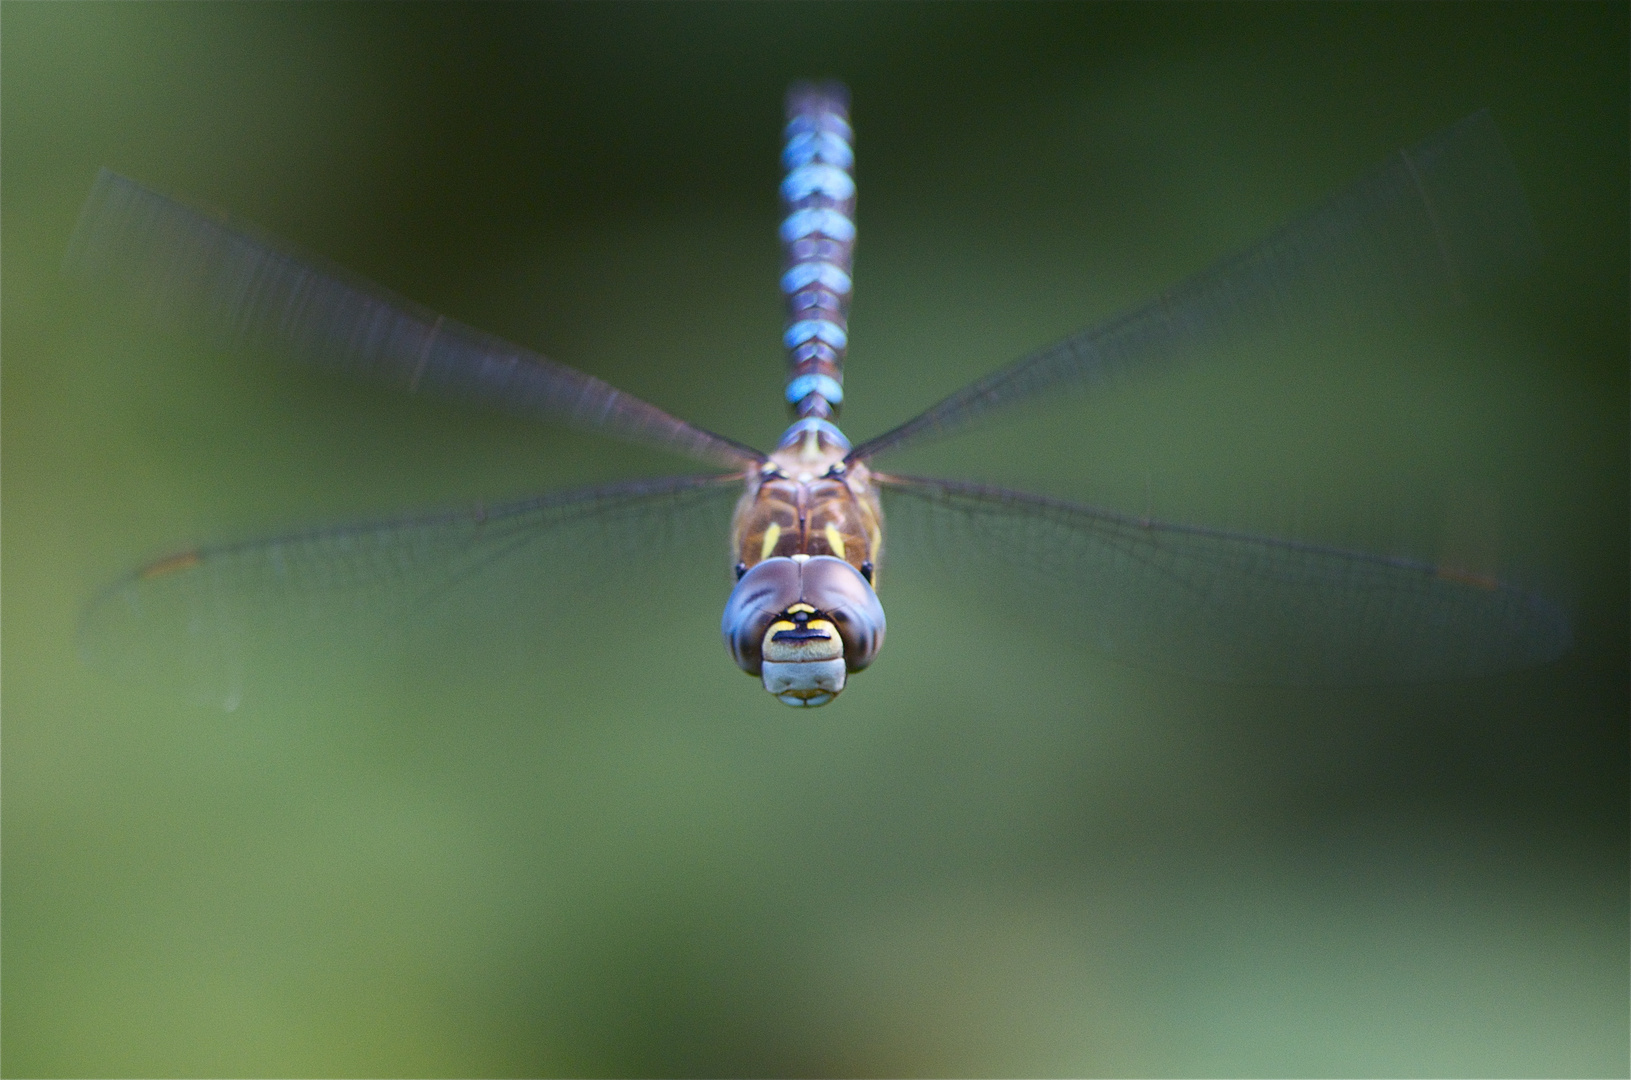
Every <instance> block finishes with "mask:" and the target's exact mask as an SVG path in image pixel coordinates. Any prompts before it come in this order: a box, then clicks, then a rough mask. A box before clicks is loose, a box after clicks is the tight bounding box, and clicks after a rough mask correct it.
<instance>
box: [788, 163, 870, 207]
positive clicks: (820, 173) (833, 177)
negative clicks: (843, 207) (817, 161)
mask: <svg viewBox="0 0 1631 1080" xmlns="http://www.w3.org/2000/svg"><path fill="white" fill-rule="evenodd" d="M818 192H819V193H820V194H822V195H825V196H827V197H828V198H829V199H836V200H838V201H839V202H843V201H844V200H846V199H848V198H850V197H851V196H852V195H854V194H855V181H854V180H851V179H850V175H849V173H847V172H845V171H844V170H843V169H840V168H837V167H836V166H833V165H801V166H800V167H799V168H797V169H794V170H793V171H792V172H790V173H788V174H787V179H786V180H783V181H782V198H783V199H786V200H787V201H788V202H790V203H791V202H798V201H799V200H800V199H807V198H809V197H810V196H811V195H814V194H816V193H818Z"/></svg>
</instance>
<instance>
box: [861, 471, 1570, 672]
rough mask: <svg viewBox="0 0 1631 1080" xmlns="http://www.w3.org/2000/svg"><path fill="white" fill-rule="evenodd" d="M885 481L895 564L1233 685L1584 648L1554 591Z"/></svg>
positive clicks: (1154, 663) (937, 485) (1094, 644)
mask: <svg viewBox="0 0 1631 1080" xmlns="http://www.w3.org/2000/svg"><path fill="white" fill-rule="evenodd" d="M875 475H876V474H875ZM878 479H879V480H880V482H881V483H883V490H884V493H885V494H884V509H885V514H886V517H887V520H888V523H889V528H890V549H889V558H890V560H891V563H892V564H893V565H895V566H900V565H901V564H903V563H908V562H917V561H919V560H924V559H933V558H937V557H938V558H939V559H940V560H943V561H944V563H945V564H947V565H945V566H944V567H943V569H944V570H945V571H946V572H945V573H944V580H945V582H946V586H945V587H946V588H948V589H956V590H958V591H959V592H965V593H972V594H974V595H976V596H980V597H982V598H986V599H990V600H994V602H995V605H996V606H997V607H1007V608H1009V609H1010V610H1015V611H1022V612H1024V614H1025V616H1026V617H1027V618H1028V619H1029V620H1030V621H1031V623H1032V625H1033V627H1034V628H1036V629H1037V630H1039V631H1042V632H1047V633H1050V634H1055V635H1064V636H1065V637H1066V638H1067V639H1068V640H1074V641H1079V642H1080V644H1081V645H1082V647H1083V648H1084V649H1085V648H1092V649H1096V650H1098V651H1100V652H1103V653H1106V654H1108V655H1110V656H1113V657H1115V658H1117V659H1119V660H1122V661H1125V662H1128V663H1131V664H1135V665H1138V666H1143V667H1151V668H1156V669H1159V670H1163V671H1169V672H1174V673H1177V674H1181V675H1184V676H1187V677H1190V678H1195V679H1201V680H1208V681H1218V682H1239V683H1278V684H1289V685H1299V684H1325V685H1341V684H1364V683H1380V682H1426V681H1434V680H1440V679H1454V678H1463V677H1471V676H1479V675H1488V674H1492V673H1495V672H1500V671H1506V670H1511V669H1516V668H1522V667H1527V666H1530V665H1534V664H1540V663H1544V662H1546V661H1548V660H1551V659H1554V658H1555V657H1557V656H1558V655H1560V654H1561V653H1563V652H1564V651H1565V650H1566V649H1567V648H1568V647H1569V644H1570V629H1569V620H1568V618H1567V617H1566V615H1565V614H1564V613H1563V611H1562V610H1561V609H1560V608H1559V607H1557V606H1556V605H1555V604H1553V603H1551V602H1549V601H1548V600H1546V599H1545V598H1543V597H1540V596H1538V595H1535V594H1533V593H1530V592H1527V591H1524V590H1523V589H1520V588H1517V587H1514V586H1512V585H1509V584H1505V583H1502V582H1499V581H1496V580H1494V579H1493V578H1489V577H1485V576H1482V575H1479V574H1475V573H1470V572H1465V571H1460V570H1456V569H1454V568H1451V567H1446V566H1436V565H1433V564H1430V563H1425V562H1417V561H1413V560H1409V559H1400V558H1391V557H1386V556H1380V555H1368V554H1363V553H1360V552H1353V551H1344V550H1340V549H1337V548H1332V547H1323V546H1319V545H1315V544H1306V543H1299V542H1296V541H1291V540H1280V539H1274V538H1271V537H1264V536H1255V535H1251V534H1248V533H1240V532H1232V531H1228V530H1223V529H1209V528H1204V527H1198V526H1188V525H1178V524H1172V523H1168V522H1160V521H1151V520H1148V519H1140V518H1133V517H1128V516H1124V515H1120V514H1115V513H1111V512H1108V511H1104V510H1098V509H1095V508H1092V507H1087V506H1081V505H1077V504H1073V503H1069V502H1065V501H1062V500H1057V499H1051V498H1046V497H1044V496H1039V495H1032V494H1027V493H1024V492H1017V491H1009V490H1006V489H1002V488H993V487H986V486H983V485H978V484H969V483H960V482H956V481H941V480H925V479H919V478H911V477H899V476H891V477H881V476H880V477H878Z"/></svg>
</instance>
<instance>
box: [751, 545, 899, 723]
mask: <svg viewBox="0 0 1631 1080" xmlns="http://www.w3.org/2000/svg"><path fill="white" fill-rule="evenodd" d="M720 630H721V632H722V633H723V635H724V637H725V647H726V648H727V649H729V650H730V653H731V658H732V659H734V660H735V661H736V663H737V666H738V667H740V668H741V669H742V670H743V671H745V672H747V673H748V674H749V675H757V676H759V678H760V680H761V681H762V682H763V683H764V688H765V689H766V690H768V691H769V692H770V693H772V694H774V695H775V697H776V699H777V700H778V701H781V702H783V703H784V704H787V705H793V706H797V707H804V708H809V707H813V706H817V705H825V704H827V702H829V701H831V700H832V699H833V698H835V697H837V696H838V695H839V693H840V692H841V691H842V690H843V689H844V684H845V681H846V679H847V677H848V675H849V673H850V672H852V671H860V670H861V669H862V668H864V667H866V666H867V665H868V664H870V663H871V662H872V659H873V657H875V656H877V654H878V649H879V648H880V647H881V646H882V645H883V635H884V616H883V605H881V604H879V603H878V594H877V593H875V592H873V591H872V586H871V585H870V584H868V583H867V580H866V578H864V577H862V576H861V572H860V571H859V570H857V569H855V567H853V566H851V565H850V564H849V563H847V562H845V561H844V560H843V559H837V558H834V557H833V556H831V555H816V556H813V557H812V556H809V555H794V556H792V557H791V558H784V557H780V556H778V557H776V558H773V559H766V560H764V561H763V562H761V563H759V564H757V565H756V566H754V567H753V569H751V570H749V571H748V572H747V573H745V574H743V575H742V578H741V580H739V581H738V582H737V583H736V588H735V589H734V590H732V591H731V598H730V599H729V600H728V601H726V603H725V616H724V618H723V619H722V620H721V622H720Z"/></svg>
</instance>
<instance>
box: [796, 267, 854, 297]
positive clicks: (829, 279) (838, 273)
mask: <svg viewBox="0 0 1631 1080" xmlns="http://www.w3.org/2000/svg"><path fill="white" fill-rule="evenodd" d="M818 281H819V282H820V283H821V284H823V285H825V286H826V287H827V288H829V289H831V290H832V291H833V292H835V293H838V294H839V295H840V296H842V295H843V294H845V293H847V292H849V291H850V288H851V286H852V284H853V283H852V282H851V281H850V276H849V275H848V274H846V273H844V271H843V269H842V268H840V267H837V266H834V265H833V264H832V263H829V262H807V263H799V264H798V265H797V266H795V267H793V268H792V269H791V270H789V271H787V273H785V274H783V275H782V292H784V293H786V294H787V295H789V296H791V295H793V294H794V293H796V292H798V291H799V290H800V289H802V288H804V287H805V286H806V285H812V284H814V283H816V282H818Z"/></svg>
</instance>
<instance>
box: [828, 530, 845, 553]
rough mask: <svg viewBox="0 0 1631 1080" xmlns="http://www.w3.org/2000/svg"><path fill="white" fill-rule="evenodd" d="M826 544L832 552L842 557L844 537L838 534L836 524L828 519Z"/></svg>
mask: <svg viewBox="0 0 1631 1080" xmlns="http://www.w3.org/2000/svg"><path fill="white" fill-rule="evenodd" d="M827 546H828V547H830V548H832V553H833V554H834V555H837V556H838V557H839V558H840V559H842V558H843V557H844V538H843V537H842V536H840V535H839V534H838V526H836V525H834V524H833V523H832V522H830V521H829V522H827Z"/></svg>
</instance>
